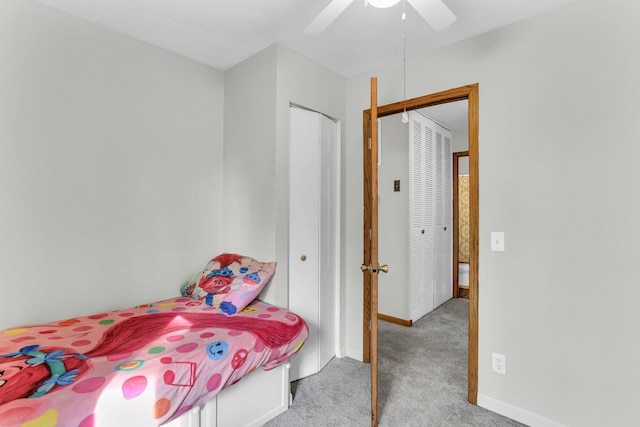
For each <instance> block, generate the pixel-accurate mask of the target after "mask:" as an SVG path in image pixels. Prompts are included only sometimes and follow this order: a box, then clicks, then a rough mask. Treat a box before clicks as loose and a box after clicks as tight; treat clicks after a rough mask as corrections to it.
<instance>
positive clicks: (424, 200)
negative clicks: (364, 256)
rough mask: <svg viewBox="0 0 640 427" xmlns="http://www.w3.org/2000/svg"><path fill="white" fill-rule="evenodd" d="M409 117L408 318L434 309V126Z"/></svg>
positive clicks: (420, 315) (419, 118)
mask: <svg viewBox="0 0 640 427" xmlns="http://www.w3.org/2000/svg"><path fill="white" fill-rule="evenodd" d="M411 116H412V120H411V121H410V126H411V127H410V129H409V141H410V153H411V158H410V168H411V175H410V176H411V180H410V188H409V191H410V192H411V209H410V212H411V232H410V235H411V242H410V244H411V250H410V260H409V271H410V273H409V280H410V283H411V284H410V288H411V290H410V295H411V296H410V298H411V301H410V302H411V319H412V320H414V321H415V320H417V319H419V318H421V317H422V316H424V315H425V314H427V313H429V312H430V311H431V310H433V283H434V282H433V239H432V236H433V229H434V211H433V199H434V194H433V161H434V159H433V129H431V128H430V127H429V126H425V120H423V119H425V118H424V117H423V116H421V115H419V114H417V113H415V112H412V113H411Z"/></svg>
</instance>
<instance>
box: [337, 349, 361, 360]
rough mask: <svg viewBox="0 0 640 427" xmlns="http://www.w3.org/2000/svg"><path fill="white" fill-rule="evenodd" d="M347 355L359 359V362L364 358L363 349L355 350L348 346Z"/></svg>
mask: <svg viewBox="0 0 640 427" xmlns="http://www.w3.org/2000/svg"><path fill="white" fill-rule="evenodd" d="M341 353H342V352H341ZM346 357H348V358H350V359H353V360H357V361H358V362H362V361H363V360H364V359H363V358H362V350H354V349H352V348H347V350H346Z"/></svg>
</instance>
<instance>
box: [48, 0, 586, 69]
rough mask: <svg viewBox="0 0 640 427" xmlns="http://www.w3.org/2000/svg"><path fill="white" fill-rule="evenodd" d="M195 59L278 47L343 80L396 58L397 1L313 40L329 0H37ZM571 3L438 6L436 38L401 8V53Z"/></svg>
mask: <svg viewBox="0 0 640 427" xmlns="http://www.w3.org/2000/svg"><path fill="white" fill-rule="evenodd" d="M38 1H39V2H41V3H43V4H46V5H48V6H51V7H54V8H57V9H60V10H62V11H65V12H68V13H70V14H72V15H75V16H77V17H80V18H82V19H86V20H88V21H91V22H94V23H97V24H100V25H103V26H105V27H107V28H110V29H113V30H115V31H118V32H121V33H125V34H128V35H130V36H131V37H134V38H136V39H140V40H143V41H145V42H147V43H150V44H152V45H155V46H158V47H161V48H163V49H167V50H170V51H173V52H176V53H179V54H181V55H183V56H186V57H188V58H190V59H193V60H195V61H198V62H201V63H204V64H208V65H210V66H212V67H215V68H217V69H219V70H226V69H228V68H230V67H232V66H233V65H235V64H237V63H239V62H241V61H243V60H244V59H246V58H248V57H250V56H251V55H253V54H255V53H257V52H259V51H261V50H262V49H264V48H266V47H268V46H270V45H272V44H273V43H280V44H281V45H283V46H286V47H288V48H290V49H292V50H294V51H296V52H298V53H300V54H302V55H304V56H306V57H307V58H309V59H311V60H312V61H314V62H316V63H318V64H320V65H323V66H324V67H326V68H328V69H330V70H332V71H335V72H336V73H338V74H340V75H342V76H344V77H352V76H354V75H358V74H361V73H363V72H366V71H369V70H372V69H374V68H376V67H379V66H381V65H384V64H387V63H389V62H393V61H398V60H401V59H402V52H403V43H402V20H401V14H402V1H400V3H398V4H397V5H395V6H393V7H390V8H388V9H376V8H374V7H372V6H368V7H365V5H364V0H354V1H353V3H352V4H351V5H350V6H349V7H347V9H346V10H345V11H344V12H343V13H342V15H340V16H339V17H338V19H336V21H334V22H333V24H332V25H331V26H329V27H328V28H327V30H326V31H325V32H324V33H323V34H321V35H320V36H306V35H303V34H302V30H303V29H304V28H305V27H306V26H307V24H309V22H311V21H312V20H313V18H314V17H315V16H316V15H317V14H318V13H319V12H320V11H321V10H323V9H324V7H325V6H326V5H327V4H329V2H330V0H38ZM573 1H575V0H481V1H480V0H444V2H445V3H446V5H447V6H448V7H449V8H450V9H451V10H452V11H453V12H454V13H455V14H456V15H457V16H458V20H457V21H456V22H454V24H453V25H452V26H451V27H450V28H448V29H446V30H444V31H441V32H435V31H433V30H432V29H431V28H430V27H429V25H428V24H427V23H426V22H425V21H424V20H423V19H422V18H421V17H420V16H419V15H418V14H417V12H415V10H414V9H413V8H412V7H411V6H410V5H409V4H408V3H407V4H406V6H405V8H406V12H407V21H406V29H405V31H406V54H407V57H411V56H414V55H416V54H420V53H423V52H425V51H427V50H430V49H434V48H437V47H441V46H444V45H447V44H450V43H454V42H456V41H460V40H463V39H466V38H470V37H473V36H475V35H478V34H481V33H483V32H487V31H490V30H492V29H495V28H498V27H501V26H505V25H508V24H510V23H513V22H516V21H520V20H523V19H526V18H529V17H531V16H534V15H537V14H540V13H543V12H545V11H548V10H552V9H555V8H557V7H560V6H564V5H566V4H568V3H571V2H573Z"/></svg>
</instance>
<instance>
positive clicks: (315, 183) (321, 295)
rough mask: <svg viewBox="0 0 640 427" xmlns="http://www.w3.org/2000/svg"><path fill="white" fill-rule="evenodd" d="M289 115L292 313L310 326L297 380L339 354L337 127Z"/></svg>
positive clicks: (306, 114)
mask: <svg viewBox="0 0 640 427" xmlns="http://www.w3.org/2000/svg"><path fill="white" fill-rule="evenodd" d="M289 110H290V159H289V164H290V166H289V173H290V175H289V182H290V186H289V309H290V310H291V311H293V312H295V313H296V314H298V315H299V316H301V317H302V318H303V319H304V320H305V321H306V322H307V325H308V326H309V338H308V339H307V341H306V342H305V344H304V346H303V347H302V349H301V350H300V352H299V353H298V354H297V355H296V357H294V358H293V359H292V360H291V371H290V377H291V381H294V380H296V379H299V378H303V377H306V376H308V375H312V374H315V373H317V372H318V371H319V370H320V369H322V368H323V367H324V366H325V365H326V364H327V363H328V362H329V361H330V360H331V359H332V358H333V357H334V356H335V354H336V324H337V322H336V313H337V310H336V299H337V290H336V289H337V283H338V271H339V263H338V257H339V247H338V237H337V236H338V228H337V227H339V224H338V220H337V218H338V216H337V215H338V209H339V206H338V200H339V199H338V196H337V195H338V162H337V156H338V148H337V125H336V123H335V122H334V121H332V120H330V119H328V118H327V117H325V116H323V115H322V114H319V113H316V112H313V111H308V110H304V109H300V108H295V107H291V108H290V109H289Z"/></svg>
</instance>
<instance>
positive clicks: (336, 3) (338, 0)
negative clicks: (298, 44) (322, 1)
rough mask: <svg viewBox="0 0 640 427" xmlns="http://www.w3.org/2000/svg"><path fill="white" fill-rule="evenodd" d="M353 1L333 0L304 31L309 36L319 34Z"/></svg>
mask: <svg viewBox="0 0 640 427" xmlns="http://www.w3.org/2000/svg"><path fill="white" fill-rule="evenodd" d="M351 3H353V0H333V1H332V2H331V3H329V5H328V6H327V7H325V8H324V10H323V11H322V12H320V14H319V15H318V16H316V17H315V19H314V20H313V21H311V23H310V24H309V25H307V27H306V28H305V29H304V30H303V31H302V32H303V33H304V34H306V35H308V36H317V35H318V34H320V33H322V32H323V31H324V30H325V29H326V28H327V27H328V26H329V25H331V23H332V22H333V21H335V19H336V18H337V17H338V16H340V14H341V13H342V12H343V11H344V10H345V9H346V8H347V7H348V6H349V5H350V4H351Z"/></svg>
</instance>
